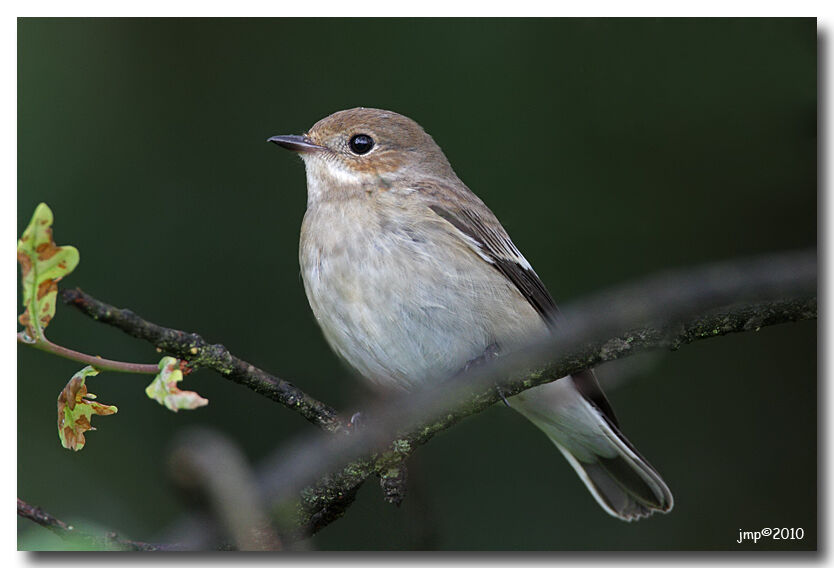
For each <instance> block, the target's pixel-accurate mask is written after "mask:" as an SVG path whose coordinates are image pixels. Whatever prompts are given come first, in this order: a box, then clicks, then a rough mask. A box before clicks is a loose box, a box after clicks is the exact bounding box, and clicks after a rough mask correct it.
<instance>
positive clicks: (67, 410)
mask: <svg viewBox="0 0 834 568" xmlns="http://www.w3.org/2000/svg"><path fill="white" fill-rule="evenodd" d="M95 375H98V369H96V368H95V367H92V366H90V365H87V366H86V367H84V368H83V369H81V370H80V371H78V372H77V373H75V374H74V375H73V376H72V378H71V379H70V381H69V382H68V383H67V386H66V387H64V390H62V391H61V394H60V395H58V436H59V437H60V438H61V444H62V445H63V446H64V447H65V448H67V449H68V450H74V451H76V452H77V451H78V450H80V449H81V448H83V447H84V444H85V443H86V440H85V439H84V432H86V431H87V430H95V428H93V426H92V425H91V424H90V417H92V415H93V414H98V415H99V416H107V415H108V414H115V413H116V412H117V411H118V408H116V407H115V406H107V405H105V404H100V403H98V402H95V401H94V400H93V399H95V398H96V395H94V394H92V393H88V392H87V385H86V384H85V383H84V382H85V381H86V379H87V377H92V376H95Z"/></svg>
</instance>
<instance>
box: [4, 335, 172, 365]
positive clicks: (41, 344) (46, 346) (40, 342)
mask: <svg viewBox="0 0 834 568" xmlns="http://www.w3.org/2000/svg"><path fill="white" fill-rule="evenodd" d="M17 342H18V343H22V344H24V345H29V346H31V347H34V348H35V349H40V350H41V351H46V352H47V353H52V354H53V355H57V356H59V357H64V358H65V359H71V360H73V361H78V362H79V363H86V364H88V365H92V366H93V367H95V368H96V369H100V370H102V371H116V372H118V373H138V374H142V375H156V374H158V373H159V366H158V365H156V364H145V363H126V362H124V361H114V360H112V359H103V358H101V357H99V356H97V355H87V354H86V353H81V352H80V351H75V350H74V349H69V348H67V347H63V346H62V345H56V344H55V343H52V342H51V341H49V340H48V339H46V337H44V336H43V335H41V337H40V339H35V340H32V339H31V338H29V337H28V336H26V335H25V334H24V332H22V331H21V332H19V333H18V334H17Z"/></svg>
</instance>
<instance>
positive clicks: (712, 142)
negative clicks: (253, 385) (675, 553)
mask: <svg viewBox="0 0 834 568" xmlns="http://www.w3.org/2000/svg"><path fill="white" fill-rule="evenodd" d="M817 42H818V38H817V33H816V24H815V21H814V20H813V19H782V20H778V19H777V20H774V19H736V20H698V19H695V20H674V19H656V20H629V19H619V20H584V19H565V20H527V19H515V20H494V19H489V20H476V19H463V20H432V19H416V20H403V19H377V20H356V19H344V20H336V19H326V20H311V19H277V20H270V19H262V20H248V19H235V20H213V19H188V20H166V19H160V20H152V19H135V20H115V19H65V20H50V19H22V20H20V21H19V26H18V49H19V55H18V57H19V75H18V77H19V87H18V128H19V134H18V176H19V180H18V181H19V185H18V202H17V207H18V209H17V217H18V225H17V230H18V234H20V232H21V231H22V230H23V228H24V227H25V225H26V223H27V222H28V220H29V218H30V216H31V213H32V211H33V210H34V208H35V206H36V205H37V203H39V202H41V201H45V202H47V203H48V204H49V205H50V206H51V207H52V209H53V211H54V213H55V219H56V221H55V234H56V240H57V242H58V244H73V245H75V246H77V247H78V248H79V250H80V251H81V263H80V265H79V267H78V268H77V269H76V271H75V273H73V274H72V275H71V276H70V277H68V278H67V279H66V280H65V281H64V285H66V286H80V287H81V288H83V289H84V290H86V291H88V292H90V293H91V294H93V295H95V296H97V297H99V298H100V299H102V300H105V301H107V302H110V303H112V304H115V305H117V306H122V307H130V308H131V309H133V310H134V311H136V312H137V313H139V314H141V315H143V316H145V317H147V318H148V319H150V320H151V321H155V322H157V323H160V324H163V325H167V326H171V327H175V328H180V329H185V330H189V331H196V332H198V333H200V334H202V335H203V336H204V337H205V338H207V339H208V340H209V341H213V342H222V343H224V344H225V345H226V346H228V347H229V348H230V349H231V350H232V352H233V353H235V354H237V355H239V356H240V357H242V358H244V359H247V360H249V361H251V362H252V363H254V364H256V365H258V366H260V367H262V368H264V369H267V370H269V371H271V372H274V373H275V374H277V375H278V376H281V377H283V378H287V379H290V380H292V381H293V382H295V383H297V384H298V385H299V386H301V387H302V388H303V389H305V390H307V391H308V392H310V393H311V394H312V395H314V396H316V397H319V398H321V399H322V400H324V401H327V402H329V403H331V404H333V405H335V406H337V407H339V408H343V409H345V410H347V411H349V410H350V408H351V407H352V405H354V404H356V402H357V401H358V400H359V399H360V397H361V395H362V394H364V392H365V391H363V390H362V387H360V386H359V382H358V381H357V380H356V379H353V378H352V377H350V376H349V374H348V372H346V371H345V370H344V369H343V367H342V366H341V365H340V363H339V362H338V361H337V360H336V358H335V357H334V356H333V355H332V354H331V352H330V351H329V349H328V347H327V346H326V344H325V342H324V340H323V338H322V337H321V335H320V332H319V330H318V328H317V326H316V324H315V322H314V320H313V318H312V317H311V314H310V310H309V307H308V305H307V301H306V298H305V296H304V292H303V289H302V286H301V281H300V277H299V271H298V263H297V242H298V231H299V226H300V223H301V218H302V215H303V213H304V207H305V181H304V172H303V167H302V164H301V162H300V160H298V159H297V158H294V157H293V156H291V155H290V154H288V153H286V152H283V151H281V150H280V149H278V148H276V147H275V146H274V145H271V144H267V143H266V142H265V140H266V138H267V137H269V136H272V135H275V134H288V133H300V132H303V131H304V130H306V129H307V128H308V127H310V126H311V125H312V124H313V123H314V122H315V121H317V120H318V119H320V118H322V117H323V116H325V115H327V114H330V113H331V112H334V111H337V110H340V109H344V108H349V107H353V106H373V107H381V108H386V109H391V110H395V111H398V112H400V113H403V114H405V115H407V116H410V117H412V118H414V119H415V120H417V121H418V122H419V123H420V124H422V125H423V126H424V127H425V128H426V130H427V131H428V132H429V133H431V134H432V135H433V136H434V138H435V140H436V141H437V142H438V143H439V144H440V145H441V147H443V149H444V150H445V152H446V154H447V156H448V157H449V159H450V161H451V162H452V164H453V166H454V167H455V170H456V171H457V173H458V175H459V176H460V177H461V178H462V179H463V180H464V181H465V182H466V183H467V184H468V185H469V186H470V187H471V188H472V189H473V190H474V191H475V192H476V193H478V194H479V195H480V196H481V197H482V198H483V199H484V200H485V201H486V202H487V204H488V205H490V207H491V208H492V209H493V211H494V212H495V213H496V214H497V215H498V217H499V218H500V219H501V220H502V222H503V223H504V226H505V227H506V228H507V230H508V231H509V233H510V234H511V235H512V236H513V239H514V241H515V243H516V244H517V245H518V247H519V248H520V249H521V250H522V251H523V252H524V254H525V256H526V257H527V258H528V259H529V260H530V261H531V263H532V264H533V265H534V266H535V267H536V270H537V272H538V273H539V275H540V276H541V277H542V279H543V280H544V282H545V283H546V284H547V285H548V287H549V288H550V290H551V292H552V294H553V295H554V296H555V297H556V298H557V300H558V301H560V302H563V303H566V302H569V301H571V300H573V299H576V298H579V297H581V296H583V295H587V294H590V293H593V292H596V291H600V290H603V289H606V288H608V287H611V286H615V285H617V284H619V283H624V282H627V281H629V280H632V279H637V278H640V277H643V276H646V275H649V274H651V273H654V272H656V271H659V270H665V269H672V268H676V267H687V266H691V265H696V264H698V263H704V262H710V261H716V260H724V259H732V258H736V257H744V256H748V255H755V254H760V253H768V252H772V251H786V250H792V249H797V248H803V247H815V246H816V234H817V221H816V215H817V214H816V211H817V208H816V201H817V193H816V143H817V141H816V133H817V127H816V123H817V116H816V104H817V98H816V88H817V85H816V52H817V45H818V44H817ZM49 336H50V338H51V339H52V340H53V341H56V342H58V343H61V344H64V345H67V346H70V347H74V348H77V349H80V350H83V351H87V352H91V353H95V354H100V355H102V356H105V357H109V358H116V359H119V358H120V359H124V360H131V361H134V360H135V361H144V362H154V361H156V360H157V358H158V355H157V354H156V353H155V352H154V350H153V348H151V347H149V346H148V345H147V344H144V343H142V342H140V341H138V340H133V339H131V338H129V337H127V336H125V335H123V334H122V333H121V332H119V331H116V330H114V329H110V328H107V327H106V326H102V325H100V324H97V323H95V322H93V321H92V320H89V319H87V318H86V317H84V316H82V315H81V314H79V313H76V312H75V311H73V310H70V309H68V308H62V307H59V310H58V313H57V317H56V319H55V321H54V322H53V324H52V325H51V326H50V328H49ZM816 361H817V350H816V324H815V322H803V323H800V324H795V325H793V324H791V325H784V326H779V327H774V328H766V329H763V330H761V331H760V332H758V333H746V334H740V335H736V336H731V337H724V338H719V339H714V340H709V341H703V342H699V343H697V344H694V345H691V346H689V347H686V348H684V349H682V350H680V351H678V352H675V353H671V354H664V355H661V356H658V357H656V358H653V359H652V358H650V359H648V360H646V361H644V362H643V363H644V364H643V365H642V370H641V372H640V373H638V375H637V376H633V375H632V376H629V377H626V378H625V379H623V380H621V381H620V384H619V385H618V386H617V387H616V388H611V389H609V397H610V399H611V401H612V403H613V405H614V407H615V408H616V409H617V412H618V414H619V417H620V420H621V422H622V424H623V426H624V430H625V431H626V433H627V434H628V435H629V437H630V438H631V440H632V441H633V442H634V443H635V444H636V445H637V446H638V447H639V448H640V450H641V452H642V453H643V454H644V455H646V456H647V457H648V458H649V459H650V461H651V462H652V463H653V464H654V465H655V466H656V467H657V468H658V470H659V471H660V472H661V473H662V474H663V476H664V478H665V479H666V481H667V482H668V484H669V486H670V487H671V488H672V491H673V493H674V494H675V499H676V505H675V510H674V511H673V512H672V513H671V514H670V515H666V516H660V517H654V518H652V519H649V520H648V521H642V522H639V523H636V524H627V523H623V522H620V521H617V520H615V519H613V518H611V517H609V516H607V515H606V514H605V513H604V512H603V511H602V510H601V509H600V508H599V507H598V506H597V505H596V503H595V502H594V501H593V499H592V498H591V497H590V495H589V494H588V492H587V491H586V490H585V489H584V487H583V486H582V484H581V483H580V481H579V480H578V478H577V477H576V475H575V474H574V473H573V471H572V469H571V468H570V467H569V466H568V465H567V463H566V462H565V461H564V459H563V458H562V457H561V455H560V454H559V453H558V452H557V451H556V449H555V448H554V447H552V445H551V444H550V442H548V440H547V439H546V438H545V437H544V436H543V435H541V434H540V433H539V432H538V431H537V430H536V429H535V428H533V427H532V426H531V425H530V424H529V423H527V422H526V421H524V420H523V419H521V417H520V416H518V415H516V414H514V413H512V412H510V411H508V410H506V409H504V408H498V407H496V408H493V409H491V410H490V411H488V412H484V413H483V414H481V415H479V416H475V417H473V418H471V419H468V420H466V421H464V422H463V423H461V424H460V425H458V426H457V427H455V428H453V429H451V430H449V431H447V432H445V433H443V434H442V435H439V436H438V437H437V438H435V439H434V440H432V441H431V443H430V444H428V445H427V446H425V447H423V448H421V449H420V450H419V452H418V454H417V456H418V459H419V461H420V463H419V464H418V465H419V468H416V469H417V471H416V474H415V476H416V477H417V478H418V480H419V482H420V487H421V492H420V493H421V494H422V497H421V498H419V499H417V498H415V499H413V500H411V501H408V500H407V501H406V503H405V504H404V505H403V506H402V507H401V508H399V509H397V508H394V507H392V506H389V505H386V504H384V503H383V502H382V500H381V494H380V491H379V489H378V486H377V485H376V483H374V482H369V483H368V484H366V486H365V487H363V489H362V490H361V492H360V494H359V497H358V500H357V502H356V503H355V504H354V505H353V507H351V508H350V509H349V511H348V513H347V515H346V516H345V517H344V518H343V519H341V520H339V521H337V522H336V523H334V524H333V525H331V526H330V527H328V528H326V529H324V530H323V531H322V532H321V533H320V534H319V535H317V536H316V537H315V538H314V539H313V542H312V546H313V547H314V548H319V549H409V548H421V547H429V548H440V549H468V550H477V549H510V550H517V549H533V550H549V549H556V550H564V549H594V550H596V549H604V550H608V549H650V550H657V549H659V550H678V549H725V550H726V549H728V550H735V549H739V548H745V549H766V548H773V549H792V548H797V549H813V548H815V547H816V545H817V540H816V535H817V503H818V491H817V483H818V479H817V441H818V440H817V381H816V373H817V364H816ZM78 368H80V365H78V364H75V363H73V362H70V361H65V360H61V359H58V358H55V357H51V356H48V355H46V354H44V353H41V352H37V351H34V350H32V349H26V348H18V421H19V425H18V433H17V435H18V493H19V496H20V497H22V498H24V499H26V500H28V501H30V502H32V503H34V504H37V505H41V506H43V507H44V508H46V509H47V510H48V511H50V512H51V513H53V514H55V515H56V516H58V517H60V518H62V519H63V520H65V521H68V522H71V523H73V524H79V525H84V524H87V525H90V524H92V525H94V526H96V527H100V528H106V529H111V530H116V531H118V532H120V533H121V534H123V535H124V536H127V537H131V538H135V539H141V540H149V541H153V540H155V539H157V538H162V535H164V533H165V528H166V526H168V525H169V524H170V523H171V522H172V521H173V520H175V519H176V518H178V517H179V516H180V515H181V514H182V512H183V511H184V510H185V509H186V508H187V505H186V504H185V503H184V502H183V501H182V500H181V499H180V498H179V496H178V493H177V492H175V491H174V490H173V489H172V487H171V486H170V484H169V483H168V481H167V477H166V474H165V471H166V468H165V464H166V456H167V453H168V450H169V447H170V439H171V438H172V437H173V436H175V435H176V434H177V433H179V432H181V431H183V430H184V429H186V428H188V427H190V426H193V425H202V426H211V427H213V428H216V429H218V430H220V431H222V432H224V433H225V434H227V435H228V436H229V437H230V438H231V439H233V440H234V441H236V442H237V443H238V444H239V445H240V447H241V448H242V450H243V451H244V452H245V454H246V456H247V457H248V458H249V459H250V460H251V461H252V462H253V463H257V462H258V461H259V459H261V458H262V457H263V456H264V455H266V454H268V453H269V452H270V451H271V450H273V449H275V448H276V447H277V446H278V445H280V444H281V443H282V442H287V441H290V440H293V439H295V438H296V437H297V436H299V435H301V434H305V433H308V432H310V431H311V430H312V427H311V426H310V425H308V424H307V423H306V422H305V421H304V420H303V419H301V418H299V417H298V416H297V415H295V414H294V413H292V412H290V411H289V410H286V409H284V408H283V407H279V406H277V405H275V404H273V403H271V402H269V401H267V400H266V399H264V398H262V397H260V396H258V395H255V394H253V393H252V392H250V391H248V390H246V389H244V388H242V387H238V386H236V385H233V384H231V383H228V382H226V381H224V380H223V379H221V378H220V377H219V376H218V375H216V374H214V373H212V372H210V371H200V372H198V373H196V374H194V375H191V376H190V377H188V378H187V379H186V383H185V384H186V388H188V387H190V388H194V389H195V390H197V391H198V392H200V393H201V394H202V395H204V396H206V397H207V398H208V399H210V401H211V403H210V404H209V406H208V407H206V408H203V409H199V410H196V411H193V412H180V413H179V414H174V413H171V412H168V411H166V410H165V409H163V408H162V407H161V406H159V405H157V404H156V403H155V402H152V401H149V400H147V399H146V398H145V397H144V394H143V389H144V386H145V384H146V383H147V382H148V380H147V377H143V376H136V375H120V374H115V373H103V374H102V375H100V376H99V377H95V378H93V379H90V380H89V381H88V382H89V383H90V385H91V391H92V392H94V393H96V394H97V395H98V396H99V400H101V401H102V402H104V403H107V404H116V405H118V407H119V413H118V414H117V415H116V416H113V417H99V418H97V419H96V418H94V419H93V424H94V426H97V427H99V428H100V429H99V430H97V431H96V432H93V433H91V434H89V435H88V437H87V440H88V445H87V447H86V448H85V449H84V450H83V451H81V452H79V453H72V452H69V451H67V450H64V449H62V448H61V445H60V442H59V440H58V436H57V432H56V429H55V399H56V397H57V395H58V393H59V392H60V390H61V389H62V388H63V386H64V385H65V383H66V382H67V380H68V379H69V378H70V376H71V375H72V374H73V373H74V372H75V371H76V370H77V369H78ZM621 371H622V368H621V369H620V370H619V371H618V370H616V369H615V370H613V371H612V370H611V369H602V371H601V375H602V376H603V378H605V377H609V378H610V377H611V376H615V375H617V374H618V373H619V372H621ZM422 513H425V515H427V517H425V518H426V519H427V520H421V518H423V517H421V514H422ZM18 526H19V530H20V541H19V542H20V544H19V545H20V547H21V548H32V547H41V546H61V543H60V541H56V540H52V538H51V537H50V536H48V534H47V533H46V531H44V530H43V529H41V528H40V527H37V526H35V525H34V524H32V523H29V522H19V525H18ZM763 527H801V528H803V529H804V530H805V535H806V536H805V539H804V540H802V541H777V542H774V541H770V540H764V541H760V542H759V543H758V544H755V545H754V544H752V543H750V542H746V543H744V544H742V545H739V544H736V542H735V541H736V540H737V538H738V531H739V530H758V529H761V528H763Z"/></svg>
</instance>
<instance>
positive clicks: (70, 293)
mask: <svg viewBox="0 0 834 568" xmlns="http://www.w3.org/2000/svg"><path fill="white" fill-rule="evenodd" d="M60 295H61V301H63V302H64V303H65V304H68V305H70V306H74V307H76V308H78V309H79V310H80V311H81V312H82V313H84V314H86V315H88V316H90V317H91V318H93V319H95V320H98V321H100V322H102V323H106V324H108V325H112V326H114V327H117V328H119V329H121V330H122V331H124V332H125V333H127V334H128V335H130V336H132V337H136V338H138V339H144V340H145V341H148V342H149V343H151V344H152V345H154V346H155V347H156V348H157V349H160V350H161V351H164V352H166V353H169V354H171V355H173V356H174V357H177V358H179V359H184V360H186V361H188V362H189V363H191V365H192V366H194V367H207V368H209V369H213V370H215V371H217V372H218V373H220V374H221V375H223V376H224V377H226V378H227V379H229V380H231V381H232V382H235V383H238V384H240V385H243V386H245V387H247V388H249V389H251V390H253V391H255V392H256V393H258V394H260V395H263V396H265V397H267V398H269V399H271V400H274V401H275V402H278V403H281V404H283V405H284V406H286V407H288V408H290V409H291V410H294V411H296V412H298V413H299V414H301V415H302V416H303V417H304V418H306V419H307V420H309V421H310V422H312V423H313V424H315V425H316V426H319V427H320V428H321V429H323V430H325V431H327V432H339V431H344V430H345V425H344V423H343V421H342V419H341V418H340V417H339V415H338V414H337V412H336V411H335V410H334V409H333V408H331V407H330V406H328V405H326V404H324V403H323V402H320V401H319V400H316V399H315V398H313V397H312V396H310V395H308V394H307V393H305V392H304V391H302V390H301V389H299V388H298V387H296V386H295V385H293V384H292V383H289V382H287V381H284V380H281V379H279V378H277V377H274V376H272V375H270V374H269V373H267V372H266V371H262V370H261V369H259V368H257V367H255V366H254V365H252V364H250V363H247V362H246V361H244V360H242V359H239V358H238V357H235V356H234V355H232V354H231V353H229V350H228V349H226V348H225V347H224V346H223V345H220V344H214V345H212V344H209V343H208V342H207V341H205V340H204V339H203V338H202V337H200V336H199V335H197V334H196V333H187V332H185V331H180V330H178V329H171V328H168V327H162V326H160V325H157V324H155V323H152V322H149V321H147V320H144V319H142V318H141V317H139V316H138V315H136V314H135V313H133V312H132V311H130V310H127V309H119V308H116V307H114V306H111V305H110V304H106V303H104V302H102V301H100V300H97V299H96V298H94V297H92V296H90V295H89V294H87V293H85V292H83V291H82V290H81V289H79V288H76V289H74V290H61V291H60Z"/></svg>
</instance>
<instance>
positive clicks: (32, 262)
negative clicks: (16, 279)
mask: <svg viewBox="0 0 834 568" xmlns="http://www.w3.org/2000/svg"><path fill="white" fill-rule="evenodd" d="M78 258H79V257H78V250H77V249H76V248H75V247H72V246H62V247H59V246H57V245H56V244H55V241H54V240H52V211H51V210H50V209H49V207H48V206H47V205H46V203H41V204H40V205H38V206H37V208H35V214H34V215H32V220H31V221H29V226H28V227H26V230H25V231H23V235H22V236H21V237H20V240H18V241H17V261H18V262H19V263H20V272H21V282H22V284H23V307H24V308H25V309H24V311H23V313H22V314H20V318H19V320H20V323H21V325H23V326H24V327H25V328H26V335H28V336H29V337H30V338H31V339H40V338H41V337H42V336H43V329H44V328H45V327H46V326H47V325H49V322H50V320H51V319H52V317H53V316H54V315H55V300H56V298H57V295H58V281H59V280H61V278H63V277H64V276H66V275H67V274H69V273H70V272H72V271H73V270H74V269H75V267H76V266H77V265H78Z"/></svg>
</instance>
